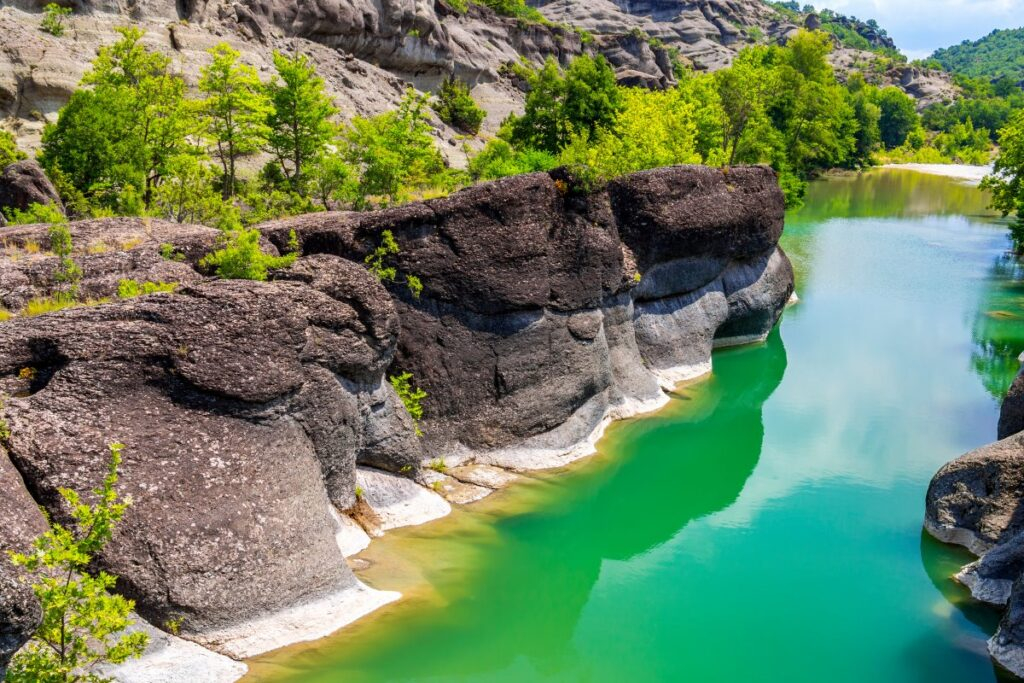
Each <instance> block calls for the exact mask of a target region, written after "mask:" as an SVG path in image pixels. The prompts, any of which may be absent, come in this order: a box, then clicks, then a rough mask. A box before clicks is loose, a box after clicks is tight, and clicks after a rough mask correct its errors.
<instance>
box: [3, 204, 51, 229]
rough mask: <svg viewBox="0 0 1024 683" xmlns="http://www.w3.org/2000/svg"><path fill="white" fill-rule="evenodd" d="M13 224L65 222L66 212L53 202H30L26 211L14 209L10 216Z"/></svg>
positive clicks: (10, 221)
mask: <svg viewBox="0 0 1024 683" xmlns="http://www.w3.org/2000/svg"><path fill="white" fill-rule="evenodd" d="M8 219H9V221H8V222H9V223H10V224H11V225H33V224H35V223H63V222H64V214H62V213H61V212H60V209H58V208H57V207H56V206H54V205H53V204H30V205H29V207H28V208H27V209H25V210H24V211H19V210H18V209H13V210H11V212H10V216H8Z"/></svg>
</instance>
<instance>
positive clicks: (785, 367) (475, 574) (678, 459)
mask: <svg viewBox="0 0 1024 683" xmlns="http://www.w3.org/2000/svg"><path fill="white" fill-rule="evenodd" d="M984 207H985V198H984V197H983V196H982V195H981V194H980V192H978V191H977V190H974V189H970V188H965V187H963V186H961V185H958V184H956V183H955V182H954V181H949V180H945V179H941V178H932V177H929V176H924V175H917V174H911V173H907V172H881V171H878V172H873V173H871V174H867V175H865V176H861V177H856V178H843V179H837V180H831V181H828V182H823V183H817V184H815V185H814V186H813V187H812V190H811V194H810V196H809V198H808V205H807V207H806V208H805V209H804V210H802V211H800V212H797V213H795V214H793V215H791V216H790V217H789V219H788V221H787V235H786V237H785V246H786V248H787V249H788V250H789V251H790V253H791V255H792V256H793V258H794V262H795V264H796V268H797V271H798V279H799V281H798V293H799V295H800V297H801V300H802V301H801V303H800V304H799V305H798V306H797V307H795V308H792V309H790V310H789V311H788V312H787V314H786V316H785V318H784V320H783V323H782V324H781V326H780V328H779V329H778V330H777V331H776V332H775V333H774V334H773V335H772V336H771V338H770V339H769V340H768V342H767V343H766V344H764V345H761V346H757V347H750V348H744V349H738V350H729V351H723V352H719V353H717V354H716V355H715V359H714V365H715V369H714V374H713V375H712V377H711V378H709V379H708V380H706V381H704V382H702V383H699V384H695V385H691V386H688V387H685V388H683V389H681V390H680V391H679V392H678V394H677V395H676V396H675V397H674V400H673V401H672V403H671V404H670V405H669V406H668V407H667V408H666V409H665V410H664V411H663V412H661V413H659V414H658V415H656V416H654V417H650V418H645V419H639V420H635V421H630V422H626V423H622V424H619V425H617V426H616V427H614V428H613V429H611V430H610V432H609V435H608V436H607V437H606V438H605V440H604V441H602V443H601V444H600V451H601V452H600V453H599V454H598V455H597V456H595V457H594V458H592V459H591V460H589V461H587V462H586V463H584V464H582V465H579V466H576V467H574V468H572V469H570V470H569V471H567V472H563V473H560V474H558V475H557V476H552V475H545V476H542V477H539V478H537V479H533V480H531V481H529V482H528V483H525V484H522V485H519V486H517V487H515V488H513V489H511V490H509V491H506V492H504V493H502V494H499V495H497V496H494V497H492V498H491V499H489V500H488V501H485V502H484V503H483V504H481V505H479V506H474V507H471V508H469V509H468V510H463V511H460V512H458V513H456V514H454V515H452V516H451V517H449V518H447V519H445V520H442V521H440V522H438V523H435V524H432V525H428V526H425V527H421V528H416V529H409V530H403V531H400V532H397V533H393V534H389V536H388V537H387V538H385V539H383V540H382V541H379V542H376V543H375V544H374V546H373V547H371V549H370V551H369V552H368V554H367V558H368V559H369V560H370V561H371V562H373V566H372V567H371V568H370V569H368V570H366V571H364V572H363V576H364V578H365V580H367V581H368V582H369V583H371V584H373V585H374V586H376V587H379V588H385V589H398V590H402V591H403V592H405V594H406V596H407V597H406V599H405V600H403V601H401V602H399V603H396V604H394V605H392V606H390V607H388V608H386V609H385V610H383V611H382V612H380V613H378V614H377V615H376V616H374V617H371V618H369V619H366V620H364V621H362V622H360V623H359V624H357V625H356V626H355V627H353V628H350V629H347V630H346V631H344V632H343V633H341V634H339V635H338V636H335V637H333V638H331V639H328V640H326V641H322V642H320V643H317V644H315V645H314V646H311V647H303V648H296V649H293V650H290V651H285V652H282V653H276V654H275V655H273V656H270V657H267V658H265V659H262V660H259V661H256V662H253V669H254V674H253V677H252V680H272V681H286V680H301V681H308V682H313V683H321V682H323V683H326V682H328V681H331V682H333V681H338V682H341V681H346V682H348V681H482V682H490V681H494V682H510V683H511V682H516V683H524V682H530V681H598V682H605V681H607V682H613V681H614V682H619V681H695V682H719V681H721V682H723V683H724V682H737V681H765V682H774V681H785V682H791V683H796V682H801V681H808V682H810V681H814V682H817V681H823V680H828V681H836V682H843V681H850V682H853V681H856V682H862V681H871V682H872V683H897V682H898V683H908V682H918V681H919V682H921V683H926V682H927V683H941V682H945V681H949V682H953V681H957V682H962V681H971V682H985V681H993V680H996V674H995V672H994V671H993V667H992V665H991V663H990V662H989V659H988V657H987V656H986V655H985V651H984V642H985V639H986V638H987V637H988V636H989V635H990V634H991V633H992V631H993V630H994V628H995V625H996V623H997V615H996V614H995V613H994V612H991V611H989V610H988V609H986V608H983V607H981V606H978V605H976V604H974V603H972V602H971V601H970V600H969V598H968V596H967V594H966V592H965V591H964V590H963V589H961V588H960V587H959V586H957V585H956V584H954V583H953V582H952V581H951V580H950V579H949V578H948V577H949V576H950V575H951V574H952V573H953V572H954V571H955V570H956V569H957V568H958V567H959V566H960V565H961V564H962V563H964V562H965V561H967V558H968V556H967V555H966V554H964V553H963V552H961V551H958V550H956V549H953V548H948V547H945V546H941V545H940V544H938V543H935V542H934V541H932V540H930V539H929V538H927V537H925V536H923V535H922V533H921V518H922V514H923V501H924V493H925V490H926V488H927V485H928V481H929V479H930V478H931V476H932V474H933V473H934V472H935V470H936V469H937V468H938V467H940V466H941V465H942V464H943V463H944V462H946V461H947V460H949V459H951V458H953V457H955V456H957V455H958V454H960V453H962V452H964V451H966V450H969V449H971V448H973V447H976V446H979V445H981V444H983V443H986V442H988V441H991V440H992V439H994V437H995V428H996V419H997V414H998V397H999V396H1000V395H1001V392H1002V391H1004V390H1005V386H1006V384H1007V383H1008V381H1009V379H1010V378H1012V375H1013V372H1014V371H1015V369H1016V365H1015V361H1014V359H1015V357H1016V355H1017V354H1019V353H1020V351H1022V350H1024V335H1021V334H1020V330H1019V329H1018V328H1019V327H1021V325H1020V324H1019V322H1017V323H1015V321H1017V320H1018V318H1019V316H1020V315H1021V312H1022V310H1024V300H1022V297H1024V289H1021V285H1020V273H1019V272H1018V269H1016V268H1015V267H1013V266H1012V265H1011V263H1010V262H1008V261H1007V260H1006V259H1005V257H1004V252H1005V250H1006V248H1007V245H1008V240H1007V237H1006V233H1005V230H1004V229H1003V228H1002V227H1001V226H999V225H998V224H997V223H996V222H995V221H993V220H992V219H991V218H988V217H985V216H983V215H982V214H984Z"/></svg>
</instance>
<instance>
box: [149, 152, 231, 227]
mask: <svg viewBox="0 0 1024 683" xmlns="http://www.w3.org/2000/svg"><path fill="white" fill-rule="evenodd" d="M208 161H209V160H208V159H207V158H206V157H204V156H200V155H198V154H179V155H178V156H176V157H173V158H172V159H170V160H169V161H168V162H167V170H166V173H165V175H164V178H163V181H162V182H161V183H160V185H158V186H157V188H156V192H155V194H154V197H153V209H155V211H156V212H157V213H158V214H159V215H160V216H163V217H164V218H166V219H167V220H172V221H177V222H178V223H200V224H201V223H205V222H207V221H209V220H211V219H213V218H214V217H216V216H217V215H218V214H219V213H220V212H221V198H220V195H219V194H218V193H217V192H216V191H215V190H214V189H213V181H214V177H215V175H216V171H215V170H214V169H212V168H210V165H209V163H207V162H208Z"/></svg>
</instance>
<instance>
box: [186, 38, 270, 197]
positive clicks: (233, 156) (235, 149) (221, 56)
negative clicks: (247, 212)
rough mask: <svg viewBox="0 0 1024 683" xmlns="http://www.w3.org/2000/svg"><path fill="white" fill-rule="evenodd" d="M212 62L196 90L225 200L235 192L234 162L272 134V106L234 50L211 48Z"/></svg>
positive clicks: (202, 73)
mask: <svg viewBox="0 0 1024 683" xmlns="http://www.w3.org/2000/svg"><path fill="white" fill-rule="evenodd" d="M209 52H210V55H211V56H212V57H213V62H212V63H211V64H210V65H208V66H206V67H204V68H203V69H202V71H201V72H200V77H199V90H200V91H201V92H202V93H203V94H204V95H205V96H206V98H205V99H204V100H203V101H202V102H201V103H200V113H201V115H202V121H203V130H204V133H205V135H206V137H207V139H208V140H209V141H210V144H211V146H212V151H213V155H214V156H215V157H216V158H217V159H218V160H219V161H220V164H221V168H222V171H223V177H222V188H221V192H222V195H223V196H224V198H225V199H228V198H230V197H233V196H235V192H236V190H237V182H236V181H237V162H238V160H239V159H241V158H243V157H245V156H248V155H250V154H253V153H255V152H258V151H259V150H260V149H261V148H262V147H263V146H264V144H265V143H266V141H267V138H268V136H269V135H270V133H271V129H270V127H269V126H268V125H267V121H268V118H269V117H270V114H271V111H272V106H271V102H270V100H269V99H268V97H267V95H266V93H265V92H264V88H263V86H262V85H261V84H260V79H259V76H258V75H257V74H256V69H254V68H253V67H251V66H249V65H248V64H241V63H239V61H238V58H239V57H240V56H241V53H239V52H238V51H237V50H235V49H233V48H232V47H231V46H230V45H228V44H227V43H220V44H219V45H216V46H215V47H213V48H211V49H210V51H209Z"/></svg>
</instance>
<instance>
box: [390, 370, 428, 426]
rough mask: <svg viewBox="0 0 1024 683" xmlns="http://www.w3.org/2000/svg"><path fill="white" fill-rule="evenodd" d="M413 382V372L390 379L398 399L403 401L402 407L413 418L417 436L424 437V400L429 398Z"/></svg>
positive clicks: (393, 376)
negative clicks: (421, 427)
mask: <svg viewBox="0 0 1024 683" xmlns="http://www.w3.org/2000/svg"><path fill="white" fill-rule="evenodd" d="M412 380H413V377H412V373H411V372H404V373H402V374H401V375H392V376H391V377H390V378H389V379H388V381H390V382H391V386H392V387H393V388H394V390H395V393H396V394H398V398H400V399H401V400H402V405H404V406H405V409H406V411H407V412H408V413H409V416H410V417H412V421H413V424H415V425H416V436H423V432H421V431H420V420H422V419H423V399H425V398H426V397H427V392H425V391H424V390H423V389H420V388H419V387H417V386H414V385H413V383H412Z"/></svg>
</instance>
